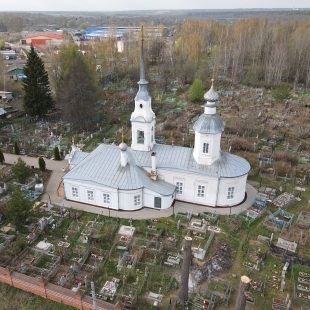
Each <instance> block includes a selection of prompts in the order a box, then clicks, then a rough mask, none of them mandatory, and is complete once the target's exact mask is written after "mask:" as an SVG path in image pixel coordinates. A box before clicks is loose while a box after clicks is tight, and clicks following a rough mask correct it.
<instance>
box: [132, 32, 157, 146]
mask: <svg viewBox="0 0 310 310" xmlns="http://www.w3.org/2000/svg"><path fill="white" fill-rule="evenodd" d="M141 33H142V35H141V50H140V81H139V82H138V84H139V90H138V93H137V95H136V98H135V110H134V111H133V113H132V114H131V118H130V121H131V130H132V142H131V148H132V149H133V150H136V151H151V150H152V148H153V146H154V144H155V121H156V117H155V113H154V112H153V110H152V105H151V101H152V99H151V96H150V94H149V92H148V88H147V84H148V81H147V80H146V79H145V68H144V51H143V41H144V38H143V26H142V28H141Z"/></svg>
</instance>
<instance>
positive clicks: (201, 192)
mask: <svg viewBox="0 0 310 310" xmlns="http://www.w3.org/2000/svg"><path fill="white" fill-rule="evenodd" d="M205 191H206V187H205V186H204V185H198V187H197V197H199V198H203V197H204V196H205Z"/></svg>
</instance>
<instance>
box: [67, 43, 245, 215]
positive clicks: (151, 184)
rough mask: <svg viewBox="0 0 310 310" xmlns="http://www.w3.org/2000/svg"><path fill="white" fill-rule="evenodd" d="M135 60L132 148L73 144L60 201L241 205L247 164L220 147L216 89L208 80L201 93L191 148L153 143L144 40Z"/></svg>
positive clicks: (133, 206) (135, 206) (131, 206)
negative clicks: (136, 77)
mask: <svg viewBox="0 0 310 310" xmlns="http://www.w3.org/2000/svg"><path fill="white" fill-rule="evenodd" d="M140 59H141V60H140V81H139V82H138V84H139V90H138V93H137V95H136V97H135V107H134V111H133V113H132V114H131V119H130V120H131V129H132V142H131V147H129V146H127V145H126V144H125V143H124V139H122V143H121V144H120V145H119V146H116V145H107V144H101V145H99V146H98V147H97V148H96V149H95V150H94V151H93V152H91V153H84V152H81V151H80V150H79V149H78V148H76V147H73V149H72V152H71V153H70V156H69V157H68V160H69V164H70V166H71V167H72V169H71V170H70V171H69V172H68V173H67V174H66V175H64V176H63V184H64V192H65V199H67V200H71V201H77V202H80V203H84V204H90V205H92V206H94V207H95V208H96V209H97V210H98V211H99V212H100V208H109V209H113V210H126V211H134V210H139V209H141V208H144V207H147V208H152V209H167V208H169V207H171V206H172V205H173V202H174V200H181V201H185V202H188V203H194V204H200V205H204V206H208V207H219V206H222V207H224V206H225V207H233V206H236V205H238V204H240V203H242V202H243V201H244V199H245V197H246V181H247V176H248V173H249V171H250V164H249V163H248V162H247V161H246V160H245V159H243V158H241V157H239V156H236V155H233V154H230V153H227V152H223V151H221V148H220V142H221V134H222V131H223V130H224V127H225V124H224V122H223V121H222V119H221V117H220V116H219V115H218V114H217V113H216V101H217V100H218V93H217V92H216V91H215V90H214V86H213V81H212V86H211V89H210V90H209V91H208V92H207V93H206V94H205V96H204V98H205V100H206V103H205V106H204V113H202V114H201V115H200V117H199V118H198V120H197V121H196V123H195V124H194V131H195V145H194V148H188V147H181V146H174V145H160V144H156V141H155V125H156V115H155V113H154V112H153V110H152V105H151V100H152V99H151V96H150V94H149V92H148V82H147V81H146V78H145V69H144V55H143V40H142V44H141V58H140ZM92 208H93V207H92ZM86 210H87V207H86ZM189 211H191V210H189ZM99 212H98V213H99Z"/></svg>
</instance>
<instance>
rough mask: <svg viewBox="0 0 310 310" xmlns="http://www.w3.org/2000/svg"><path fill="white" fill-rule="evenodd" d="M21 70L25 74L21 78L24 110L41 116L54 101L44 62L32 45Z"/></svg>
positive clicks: (32, 114)
mask: <svg viewBox="0 0 310 310" xmlns="http://www.w3.org/2000/svg"><path fill="white" fill-rule="evenodd" d="M23 71H24V74H25V75H26V76H27V78H26V79H23V89H24V91H25V96H24V109H25V112H26V113H28V114H29V115H30V116H39V117H43V116H45V114H46V113H47V112H48V111H49V110H51V109H52V108H53V105H54V102H53V98H52V94H51V90H50V86H49V80H48V74H47V72H46V70H45V68H44V63H43V61H42V59H41V58H40V57H39V56H38V54H37V53H36V51H35V50H34V47H33V46H32V45H31V47H30V52H29V54H28V59H27V63H26V65H25V67H24V70H23Z"/></svg>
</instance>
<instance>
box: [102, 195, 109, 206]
mask: <svg viewBox="0 0 310 310" xmlns="http://www.w3.org/2000/svg"><path fill="white" fill-rule="evenodd" d="M103 203H108V204H109V203H110V194H103Z"/></svg>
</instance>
